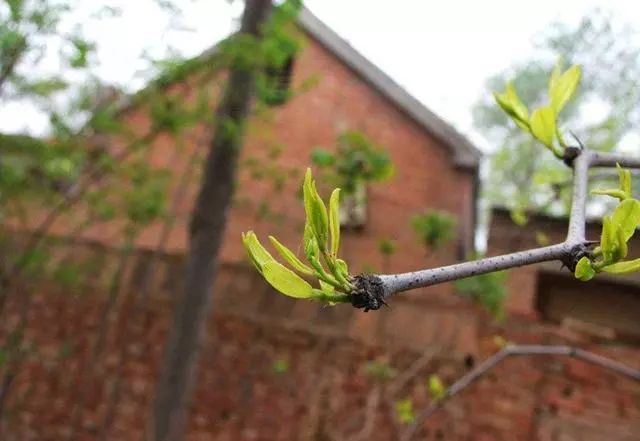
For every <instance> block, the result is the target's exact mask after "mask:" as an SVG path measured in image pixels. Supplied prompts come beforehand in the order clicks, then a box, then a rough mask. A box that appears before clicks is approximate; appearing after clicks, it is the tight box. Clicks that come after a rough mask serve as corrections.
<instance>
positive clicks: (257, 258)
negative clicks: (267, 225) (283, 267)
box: [242, 231, 275, 274]
mask: <svg viewBox="0 0 640 441" xmlns="http://www.w3.org/2000/svg"><path fill="white" fill-rule="evenodd" d="M242 243H243V244H244V247H245V249H246V250H247V254H248V255H249V257H250V258H251V262H253V264H254V266H255V267H256V268H257V270H258V271H259V272H260V273H261V274H264V273H263V268H264V265H266V264H267V263H268V262H271V261H274V262H275V259H274V258H273V257H272V256H271V254H269V252H268V251H267V250H266V249H265V248H264V247H263V246H262V244H261V243H260V241H259V240H258V236H256V233H254V232H253V231H248V232H247V233H242Z"/></svg>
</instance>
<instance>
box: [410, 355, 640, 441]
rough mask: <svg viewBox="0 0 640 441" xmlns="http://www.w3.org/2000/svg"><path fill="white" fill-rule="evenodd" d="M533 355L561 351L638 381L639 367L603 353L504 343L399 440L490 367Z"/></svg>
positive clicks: (413, 432) (428, 410)
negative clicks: (504, 344) (511, 359)
mask: <svg viewBox="0 0 640 441" xmlns="http://www.w3.org/2000/svg"><path fill="white" fill-rule="evenodd" d="M535 355H560V356H567V357H572V358H576V359H578V360H582V361H584V362H585V363H589V364H593V365H596V366H599V367H601V368H603V369H606V370H609V371H612V372H614V373H616V374H619V375H622V376H625V377H627V378H629V379H631V380H635V381H640V369H635V368H632V367H630V366H628V365H626V364H623V363H620V362H618V361H615V360H612V359H610V358H607V357H604V356H602V355H598V354H595V353H593V352H589V351H585V350H583V349H579V348H575V347H572V346H565V345H555V346H546V345H511V346H506V347H505V348H503V349H502V350H500V351H499V352H496V353H495V354H493V355H492V356H491V357H489V358H487V359H486V360H485V361H483V362H482V363H480V364H479V365H478V366H476V367H475V368H474V369H472V370H471V371H469V372H468V373H467V374H465V375H464V376H462V377H461V378H460V379H459V380H458V381H456V382H455V383H453V384H452V385H451V386H450V387H449V388H448V389H447V390H446V392H445V395H444V396H443V397H442V398H441V399H440V400H438V401H436V402H434V403H433V404H432V405H431V406H430V407H428V408H426V409H425V410H424V411H423V412H422V413H421V414H420V415H419V416H418V417H417V418H416V420H415V421H414V423H413V424H411V426H409V427H408V428H407V429H406V431H405V432H404V433H403V434H402V437H401V440H402V441H409V440H411V439H412V438H413V436H414V435H415V434H416V432H417V430H418V429H419V428H420V427H421V426H422V425H423V424H424V422H425V421H426V420H427V419H428V418H429V417H430V416H431V415H433V414H434V413H435V412H437V411H438V410H439V409H440V408H442V406H443V405H444V403H445V402H446V401H447V400H448V399H450V398H452V397H453V396H455V395H457V394H459V393H460V392H462V391H463V390H464V389H466V388H467V387H469V386H471V385H472V384H473V383H475V382H476V380H478V379H479V378H480V377H481V376H483V375H484V374H486V373H487V372H488V371H490V370H491V369H493V368H494V367H495V366H496V365H497V364H498V363H500V362H501V361H503V360H504V359H506V358H508V357H511V356H535Z"/></svg>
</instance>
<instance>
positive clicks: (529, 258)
mask: <svg viewBox="0 0 640 441" xmlns="http://www.w3.org/2000/svg"><path fill="white" fill-rule="evenodd" d="M616 163H619V164H620V165H621V166H623V167H627V168H640V158H633V157H631V158H630V157H625V156H621V155H613V154H606V153H596V152H592V151H590V150H587V149H584V150H581V151H580V152H579V154H578V155H577V156H576V157H575V158H574V159H573V160H572V162H571V165H572V167H573V200H572V204H571V215H570V219H569V228H568V232H567V238H566V240H565V241H564V242H562V243H559V244H555V245H551V246H547V247H542V248H535V249H532V250H527V251H520V252H517V253H511V254H504V255H501V256H495V257H488V258H484V259H479V260H474V261H469V262H463V263H458V264H455V265H448V266H443V267H438V268H429V269H424V270H419V271H413V272H408V273H401V274H389V275H379V276H376V277H378V278H379V281H380V282H381V290H382V293H381V297H382V300H385V299H387V298H388V297H389V296H391V295H394V294H396V293H399V292H403V291H407V290H410V289H415V288H421V287H426V286H431V285H436V284H439V283H444V282H450V281H452V280H458V279H462V278H465V277H471V276H477V275H480V274H486V273H490V272H494V271H501V270H505V269H509V268H515V267H519V266H525V265H531V264H534V263H540V262H547V261H554V260H556V261H561V262H562V263H564V264H565V265H566V266H567V267H568V268H569V269H571V270H573V268H574V267H575V264H576V263H577V261H578V260H579V259H580V257H582V256H584V255H585V253H586V252H587V251H588V247H589V246H590V245H591V244H592V243H591V242H589V241H588V240H587V239H586V238H585V212H586V202H587V196H588V194H587V191H588V190H587V187H588V181H589V169H590V168H591V167H615V166H616Z"/></svg>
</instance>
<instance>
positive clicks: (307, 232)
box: [303, 224, 320, 261]
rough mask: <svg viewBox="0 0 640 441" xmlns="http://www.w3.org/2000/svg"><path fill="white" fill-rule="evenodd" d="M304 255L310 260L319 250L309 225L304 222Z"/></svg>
mask: <svg viewBox="0 0 640 441" xmlns="http://www.w3.org/2000/svg"><path fill="white" fill-rule="evenodd" d="M303 240H304V255H305V256H307V260H309V261H311V260H313V259H316V258H317V257H318V254H319V253H320V250H319V249H318V241H317V240H316V238H315V237H314V236H313V230H312V228H311V225H309V224H306V225H305V227H304V239H303Z"/></svg>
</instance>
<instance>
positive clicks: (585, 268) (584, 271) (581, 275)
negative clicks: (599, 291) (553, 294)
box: [575, 257, 596, 282]
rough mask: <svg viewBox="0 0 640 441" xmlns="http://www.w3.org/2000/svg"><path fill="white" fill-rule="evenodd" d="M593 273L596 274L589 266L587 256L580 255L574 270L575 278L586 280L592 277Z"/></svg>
mask: <svg viewBox="0 0 640 441" xmlns="http://www.w3.org/2000/svg"><path fill="white" fill-rule="evenodd" d="M595 275H596V272H595V270H594V269H593V267H592V266H591V261H590V260H589V258H588V257H582V258H581V259H580V260H579V261H578V264H577V265H576V271H575V276H576V279H578V280H582V281H583V282H586V281H588V280H591V279H593V277H594V276H595Z"/></svg>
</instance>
